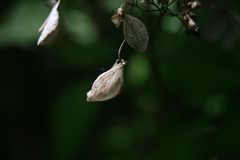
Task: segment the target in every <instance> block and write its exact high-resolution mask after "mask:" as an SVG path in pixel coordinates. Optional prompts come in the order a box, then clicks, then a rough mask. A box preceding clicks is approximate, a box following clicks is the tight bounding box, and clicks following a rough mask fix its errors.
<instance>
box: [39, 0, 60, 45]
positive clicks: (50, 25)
mask: <svg viewBox="0 0 240 160" xmlns="http://www.w3.org/2000/svg"><path fill="white" fill-rule="evenodd" d="M59 3H60V0H59V1H58V2H57V3H56V4H55V5H54V7H53V8H52V10H51V12H50V14H49V16H48V17H47V19H46V20H45V22H44V23H43V25H42V26H41V27H40V29H39V30H38V32H41V31H42V33H41V36H40V37H39V39H38V43H37V45H43V44H45V43H46V42H48V41H49V40H50V39H52V38H53V37H54V36H55V35H56V32H57V31H58V29H57V27H58V21H59V13H58V10H57V9H58V6H59Z"/></svg>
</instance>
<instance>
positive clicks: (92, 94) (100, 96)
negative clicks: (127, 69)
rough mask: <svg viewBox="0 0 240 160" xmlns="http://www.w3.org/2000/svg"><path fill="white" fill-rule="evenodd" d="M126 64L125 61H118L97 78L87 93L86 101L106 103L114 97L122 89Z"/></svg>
mask: <svg viewBox="0 0 240 160" xmlns="http://www.w3.org/2000/svg"><path fill="white" fill-rule="evenodd" d="M126 63H127V62H126V61H125V60H123V59H121V60H119V59H118V60H117V61H116V62H115V63H114V65H113V67H112V68H111V69H110V70H108V71H106V72H104V73H102V74H101V75H100V76H98V78H97V79H96V80H95V81H94V83H93V85H92V89H91V90H90V91H89V92H88V93H87V101H89V102H94V101H106V100H109V99H112V98H114V97H116V96H117V95H118V94H119V93H120V92H121V90H122V88H123V81H124V80H123V71H124V65H125V64H126Z"/></svg>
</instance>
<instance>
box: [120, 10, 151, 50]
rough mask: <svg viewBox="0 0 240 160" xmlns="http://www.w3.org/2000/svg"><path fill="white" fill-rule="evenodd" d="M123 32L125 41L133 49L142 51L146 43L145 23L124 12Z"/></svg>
mask: <svg viewBox="0 0 240 160" xmlns="http://www.w3.org/2000/svg"><path fill="white" fill-rule="evenodd" d="M123 33H124V38H125V40H126V42H127V43H128V44H129V45H130V46H131V47H132V48H133V49H135V50H137V51H140V52H144V51H145V50H146V48H147V45H148V39H149V36H148V31H147V29H146V27H145V25H144V24H143V23H142V22H141V21H140V20H138V19H137V18H135V17H132V16H130V15H127V14H125V18H124V22H123Z"/></svg>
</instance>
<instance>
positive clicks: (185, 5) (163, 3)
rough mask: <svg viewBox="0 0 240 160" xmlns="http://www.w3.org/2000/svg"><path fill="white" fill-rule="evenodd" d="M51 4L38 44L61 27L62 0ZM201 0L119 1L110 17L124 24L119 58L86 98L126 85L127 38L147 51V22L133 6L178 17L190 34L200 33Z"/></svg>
mask: <svg viewBox="0 0 240 160" xmlns="http://www.w3.org/2000/svg"><path fill="white" fill-rule="evenodd" d="M45 2H46V3H47V4H48V6H50V7H51V8H52V10H51V12H50V14H49V16H48V18H47V19H46V21H45V22H44V23H43V25H42V26H41V27H40V29H39V31H42V33H41V36H40V38H39V40H38V43H37V44H38V45H43V44H45V43H47V42H48V41H49V40H50V39H51V38H53V37H54V36H55V35H56V33H57V31H58V21H59V13H58V6H59V4H60V0H45ZM173 4H176V5H177V7H178V12H177V13H174V12H173V11H172V10H170V8H169V7H170V6H171V5H173ZM200 6H201V3H200V2H199V1H198V0H130V1H126V2H124V3H123V4H121V5H120V7H119V8H118V9H117V10H116V12H115V14H114V15H113V16H112V17H111V21H112V22H113V23H114V25H115V26H116V27H120V26H121V24H122V26H123V35H124V40H123V42H122V44H121V45H120V47H119V50H118V59H117V60H116V62H115V63H114V65H113V67H112V68H111V69H110V70H108V71H106V72H104V73H102V74H101V75H99V76H98V78H97V79H96V80H95V81H94V83H93V85H92V88H91V90H90V91H89V92H88V93H87V101H90V102H93V101H105V100H109V99H112V98H114V97H116V96H117V95H118V94H119V93H120V92H121V90H122V88H123V83H124V79H123V71H124V66H125V64H126V61H125V60H123V59H121V56H120V53H121V48H122V46H123V44H124V43H125V42H126V43H127V44H129V45H130V46H131V47H132V48H133V49H134V50H136V51H139V52H144V51H145V50H146V48H147V46H148V40H149V34H148V31H147V28H146V27H145V25H144V24H143V23H142V22H141V21H140V20H139V18H140V17H136V16H134V15H131V14H133V13H132V10H133V8H136V9H138V10H140V11H141V14H140V16H141V15H142V14H144V13H147V12H159V14H160V16H161V17H159V18H162V17H163V16H170V17H174V18H177V19H179V21H180V22H181V23H182V24H183V26H184V27H185V30H186V32H187V33H188V34H191V35H195V36H198V35H199V34H200V29H199V27H198V26H197V24H196V18H197V16H196V15H195V13H193V12H194V10H196V9H198V8H199V7H200Z"/></svg>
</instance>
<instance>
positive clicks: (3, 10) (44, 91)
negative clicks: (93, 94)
mask: <svg viewBox="0 0 240 160" xmlns="http://www.w3.org/2000/svg"><path fill="white" fill-rule="evenodd" d="M122 2H123V1H121V0H98V1H90V0H89V1H88V0H75V1H74V0H68V1H67V0H65V1H63V3H61V4H60V8H59V11H60V20H61V21H60V28H61V29H60V32H59V34H58V35H57V37H56V38H55V39H54V40H53V41H52V42H49V43H48V44H46V45H44V46H37V45H36V44H37V40H38V37H39V35H40V33H38V32H37V31H38V29H39V27H40V26H41V25H42V23H43V22H44V20H45V19H46V17H47V16H48V14H49V12H50V9H49V8H47V7H46V6H44V4H43V3H42V1H40V0H35V1H33V0H21V1H20V0H15V1H14V0H13V1H6V0H5V1H2V2H1V6H0V15H1V17H0V66H1V67H0V73H1V74H0V75H1V77H0V117H1V119H0V120H1V126H0V129H1V130H0V137H1V139H0V144H1V148H0V159H2V160H10V159H12V160H78V159H79V160H80V159H81V160H239V159H240V125H239V123H240V47H239V44H240V43H239V42H240V16H239V13H240V10H239V6H240V4H239V1H220V0H218V1H213V0H212V1H204V2H205V3H204V2H203V6H202V8H200V9H199V10H198V11H196V12H195V13H196V14H197V16H198V20H197V24H198V26H199V27H200V29H201V30H202V34H201V36H200V37H193V36H187V34H186V33H185V32H184V29H183V28H182V25H181V23H179V21H178V20H177V19H176V18H172V17H164V18H163V19H162V21H161V24H160V25H158V26H156V24H157V21H158V19H159V15H158V14H157V13H152V14H144V15H143V16H142V17H141V21H142V22H143V23H144V24H145V25H146V27H147V29H148V31H149V35H150V41H149V46H148V48H147V50H146V52H144V53H138V52H135V51H134V50H133V49H132V48H130V47H129V45H127V44H125V45H124V46H123V49H122V54H121V56H122V58H124V59H125V60H127V65H126V66H125V85H124V89H123V92H122V93H121V94H120V95H118V96H117V97H116V98H114V99H112V100H109V101H106V102H94V103H90V102H87V101H86V93H87V92H88V91H89V90H90V88H91V85H92V83H93V82H94V80H95V79H96V78H97V76H98V75H99V74H101V73H102V72H103V71H106V70H108V69H109V68H110V67H111V66H112V65H113V63H114V62H115V60H116V58H117V50H118V47H119V46H120V44H121V42H122V40H123V33H122V26H120V27H119V28H115V26H114V24H113V23H112V22H111V20H110V18H111V16H112V15H113V13H114V12H113V10H116V9H117V7H118V6H120V4H121V3H122ZM172 9H174V7H173V8H172ZM135 11H137V10H135ZM134 13H135V14H136V12H134ZM134 13H133V16H136V15H135V14H134Z"/></svg>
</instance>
